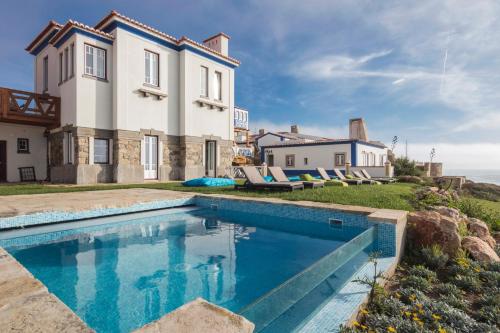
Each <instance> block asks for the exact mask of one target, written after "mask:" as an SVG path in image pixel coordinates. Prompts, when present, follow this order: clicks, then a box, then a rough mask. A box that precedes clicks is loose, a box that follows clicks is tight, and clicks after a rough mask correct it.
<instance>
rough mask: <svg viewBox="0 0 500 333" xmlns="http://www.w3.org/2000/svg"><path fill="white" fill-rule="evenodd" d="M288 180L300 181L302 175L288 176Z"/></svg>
mask: <svg viewBox="0 0 500 333" xmlns="http://www.w3.org/2000/svg"><path fill="white" fill-rule="evenodd" d="M288 180H289V181H291V182H299V181H300V176H290V177H288Z"/></svg>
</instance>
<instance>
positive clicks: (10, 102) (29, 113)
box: [0, 87, 61, 129]
mask: <svg viewBox="0 0 500 333" xmlns="http://www.w3.org/2000/svg"><path fill="white" fill-rule="evenodd" d="M60 121H61V99H60V98H59V97H54V96H50V95H47V94H37V93H33V92H29V91H22V90H15V89H9V88H1V87H0V122H7V123H15V124H23V125H34V126H44V127H47V128H49V129H50V128H56V127H59V125H60Z"/></svg>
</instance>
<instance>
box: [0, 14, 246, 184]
mask: <svg viewBox="0 0 500 333" xmlns="http://www.w3.org/2000/svg"><path fill="white" fill-rule="evenodd" d="M228 47H229V37H228V36H227V35H225V34H223V33H219V34H217V35H215V36H213V37H210V38H208V39H206V40H205V41H204V42H203V44H200V43H197V42H195V41H193V40H191V39H189V38H187V37H182V38H180V39H176V38H174V37H172V36H169V35H167V34H165V33H162V32H160V31H158V30H156V29H153V28H151V27H148V26H146V25H144V24H142V23H139V22H137V21H135V20H132V19H130V18H128V17H125V16H123V15H121V14H119V13H117V12H114V11H113V12H111V13H110V14H109V15H108V16H106V17H105V18H104V19H103V20H101V21H100V22H99V23H98V24H97V25H96V26H95V27H89V26H86V25H83V24H80V23H77V22H74V21H68V22H67V23H66V24H65V25H60V24H58V23H55V22H53V21H51V22H50V23H49V25H48V26H47V27H46V28H45V29H44V30H43V31H42V32H41V33H40V34H39V35H38V36H37V37H36V38H35V40H34V41H33V42H32V43H31V44H30V45H29V46H28V48H27V51H28V52H30V53H31V54H33V55H34V56H35V59H34V62H35V66H34V67H35V78H34V80H35V82H34V83H35V92H36V93H37V94H38V95H41V96H44V95H48V96H54V97H55V98H60V121H59V124H57V125H56V126H51V127H48V130H47V131H46V132H45V134H44V136H40V137H39V138H38V139H33V141H37V140H46V141H47V144H46V145H45V147H46V148H45V149H46V155H47V159H48V161H47V163H48V165H49V168H48V169H49V173H50V180H51V181H53V182H67V183H97V182H118V183H123V182H127V183H131V182H143V181H144V180H148V179H157V180H162V181H164V180H174V179H190V178H194V177H201V176H213V177H215V176H223V175H225V174H227V173H229V170H230V166H231V161H232V155H233V149H232V146H233V140H234V113H233V109H234V69H235V68H237V67H238V66H239V62H238V61H237V60H235V59H233V58H231V57H229V55H228ZM38 95H37V96H38ZM0 121H2V119H1V118H0ZM7 126H10V124H9V125H7ZM0 140H2V137H0ZM40 169H41V168H40ZM38 178H40V177H38ZM8 180H11V179H8Z"/></svg>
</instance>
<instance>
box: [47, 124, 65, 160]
mask: <svg viewBox="0 0 500 333" xmlns="http://www.w3.org/2000/svg"><path fill="white" fill-rule="evenodd" d="M63 137H64V133H63V132H58V133H51V134H49V137H48V140H49V147H50V154H49V155H50V156H49V158H50V161H49V166H51V167H52V166H61V165H63V163H64V156H63Z"/></svg>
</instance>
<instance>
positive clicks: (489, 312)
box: [476, 305, 500, 326]
mask: <svg viewBox="0 0 500 333" xmlns="http://www.w3.org/2000/svg"><path fill="white" fill-rule="evenodd" d="M476 317H477V319H478V320H480V321H483V322H486V323H488V324H491V325H496V326H500V307H499V306H493V305H487V306H485V307H482V308H481V309H479V311H478V312H477V316H476Z"/></svg>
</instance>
